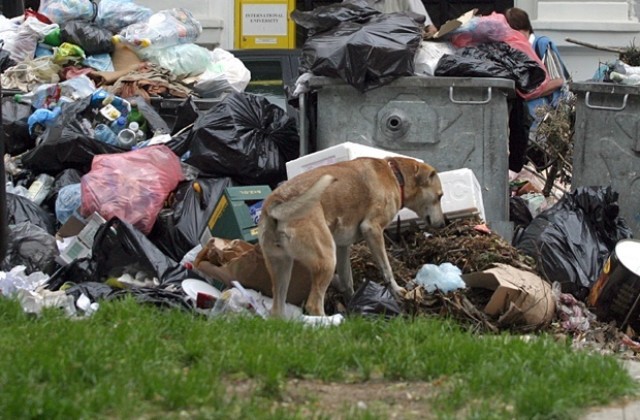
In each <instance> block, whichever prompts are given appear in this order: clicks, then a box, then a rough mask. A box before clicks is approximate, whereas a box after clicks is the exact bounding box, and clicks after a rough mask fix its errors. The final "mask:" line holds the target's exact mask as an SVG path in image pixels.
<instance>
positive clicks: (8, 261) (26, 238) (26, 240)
mask: <svg viewBox="0 0 640 420" xmlns="http://www.w3.org/2000/svg"><path fill="white" fill-rule="evenodd" d="M7 240H8V244H7V254H6V256H5V258H4V261H3V263H2V270H3V271H8V270H11V268H13V267H15V266H17V265H24V266H25V267H26V269H25V272H26V273H27V274H31V273H34V272H37V271H42V272H43V273H46V274H51V273H53V272H54V271H55V269H56V257H57V256H58V255H59V251H58V245H57V244H56V238H55V237H54V236H53V235H52V234H50V233H49V232H47V231H46V230H44V229H42V228H41V227H39V226H37V225H35V224H33V223H31V222H22V223H19V224H17V225H10V226H9V234H8V238H7Z"/></svg>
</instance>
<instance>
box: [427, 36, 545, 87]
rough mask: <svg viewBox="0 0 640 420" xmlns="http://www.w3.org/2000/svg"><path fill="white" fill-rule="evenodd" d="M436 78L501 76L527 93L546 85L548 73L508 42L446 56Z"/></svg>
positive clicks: (479, 45)
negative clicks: (543, 83) (543, 84)
mask: <svg viewBox="0 0 640 420" xmlns="http://www.w3.org/2000/svg"><path fill="white" fill-rule="evenodd" d="M435 75H436V76H464V77H501V78H505V79H510V80H513V81H514V82H515V85H516V89H518V90H519V91H522V92H524V93H527V92H531V91H533V90H535V89H536V88H537V87H538V86H540V85H541V84H542V82H544V79H545V77H546V74H545V71H544V69H543V68H542V67H540V66H539V65H538V63H537V62H536V61H534V60H533V59H531V58H530V57H529V56H528V55H526V54H525V53H523V52H522V51H520V50H517V49H515V48H513V47H512V46H510V45H509V44H507V43H506V42H486V43H482V44H478V45H477V46H475V47H465V48H462V49H460V50H458V51H456V53H455V54H445V55H443V56H442V57H441V58H440V61H438V65H437V66H436V71H435Z"/></svg>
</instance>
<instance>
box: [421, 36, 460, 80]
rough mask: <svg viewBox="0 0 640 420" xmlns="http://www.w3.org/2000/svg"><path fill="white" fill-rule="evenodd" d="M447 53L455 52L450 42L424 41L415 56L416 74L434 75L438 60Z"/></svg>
mask: <svg viewBox="0 0 640 420" xmlns="http://www.w3.org/2000/svg"><path fill="white" fill-rule="evenodd" d="M445 54H455V49H454V48H453V46H452V45H451V44H450V43H449V42H434V41H422V42H421V43H420V47H419V48H418V51H416V56H415V70H414V72H415V74H417V75H418V76H425V75H426V76H434V75H435V71H436V67H437V66H438V61H440V59H441V58H442V56H443V55H445Z"/></svg>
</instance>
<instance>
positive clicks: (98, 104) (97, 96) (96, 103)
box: [91, 89, 109, 108]
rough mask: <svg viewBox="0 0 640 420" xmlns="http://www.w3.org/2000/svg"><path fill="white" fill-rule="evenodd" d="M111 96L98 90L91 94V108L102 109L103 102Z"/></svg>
mask: <svg viewBox="0 0 640 420" xmlns="http://www.w3.org/2000/svg"><path fill="white" fill-rule="evenodd" d="M108 96H109V92H107V91H106V90H104V89H98V90H96V91H95V92H93V93H92V94H91V107H93V108H102V102H103V101H104V100H105V99H106V98H107V97H108Z"/></svg>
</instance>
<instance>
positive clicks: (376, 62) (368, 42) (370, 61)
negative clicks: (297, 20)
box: [300, 13, 423, 92]
mask: <svg viewBox="0 0 640 420" xmlns="http://www.w3.org/2000/svg"><path fill="white" fill-rule="evenodd" d="M422 31H423V28H422V25H420V24H419V23H418V22H416V20H414V19H413V18H412V16H411V15H408V14H404V13H386V14H380V15H376V16H374V17H373V18H371V20H369V21H368V22H366V23H356V22H343V23H341V24H339V25H338V26H336V27H335V28H333V29H331V30H328V31H325V32H322V33H319V34H316V35H315V36H313V37H311V38H309V39H307V41H306V42H305V44H304V46H303V48H302V56H301V60H300V61H301V66H300V71H301V72H306V71H310V72H312V73H313V74H315V75H317V76H328V77H334V78H340V79H342V80H344V81H345V82H347V83H349V84H350V85H351V86H353V87H355V88H356V89H358V90H359V91H361V92H364V91H366V90H369V89H373V88H376V87H380V86H383V85H385V84H387V83H389V82H391V81H393V80H394V79H396V78H398V77H400V76H412V75H413V74H414V69H415V63H414V59H415V54H416V51H417V49H418V46H419V45H420V41H421V40H422Z"/></svg>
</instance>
